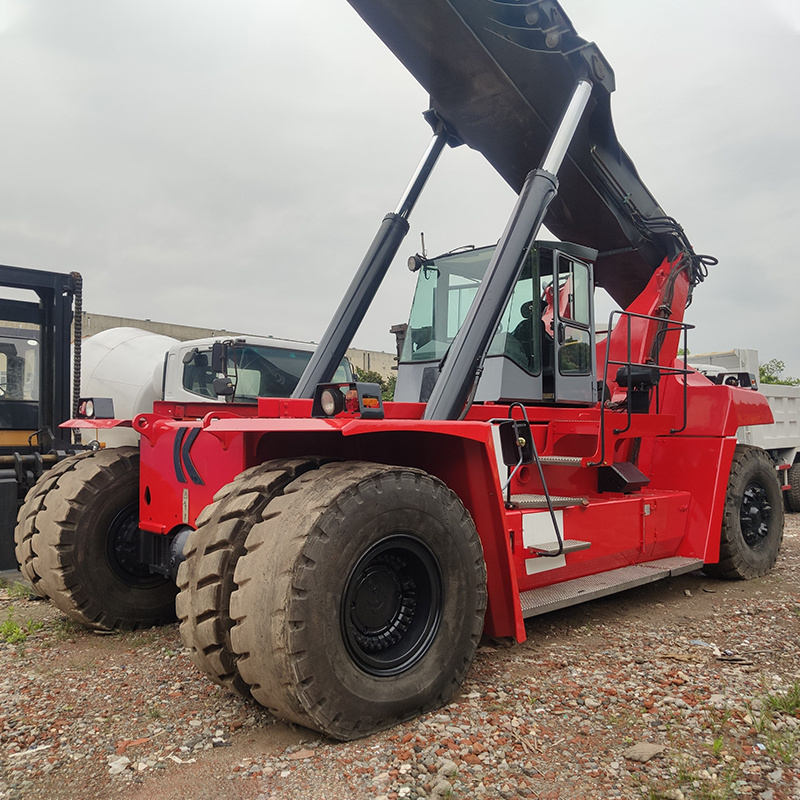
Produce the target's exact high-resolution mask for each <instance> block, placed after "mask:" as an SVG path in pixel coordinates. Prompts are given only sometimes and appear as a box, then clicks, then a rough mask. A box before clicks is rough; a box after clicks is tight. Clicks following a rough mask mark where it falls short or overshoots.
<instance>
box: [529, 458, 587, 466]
mask: <svg viewBox="0 0 800 800" xmlns="http://www.w3.org/2000/svg"><path fill="white" fill-rule="evenodd" d="M539 461H540V462H541V463H542V464H556V465H559V466H564V467H579V466H580V465H581V464H582V463H583V459H582V458H581V457H580V456H539Z"/></svg>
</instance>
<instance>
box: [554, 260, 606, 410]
mask: <svg viewBox="0 0 800 800" xmlns="http://www.w3.org/2000/svg"><path fill="white" fill-rule="evenodd" d="M553 256H554V258H553V264H554V270H553V272H554V275H553V281H552V284H551V286H550V287H549V291H550V297H545V304H546V306H547V310H546V312H545V313H547V314H549V313H550V308H552V322H551V323H550V328H551V330H552V332H553V346H554V358H553V379H554V395H555V396H554V400H555V402H556V403H587V404H593V403H596V402H597V378H596V375H597V371H596V368H595V346H594V345H595V337H594V304H593V296H594V281H593V276H592V268H591V265H589V264H586V263H584V262H583V261H579V260H577V259H575V258H573V257H572V256H569V255H567V254H565V253H561V252H555V253H554V254H553ZM547 291H548V290H547V289H546V290H545V292H547ZM547 324H548V321H545V325H546V327H547Z"/></svg>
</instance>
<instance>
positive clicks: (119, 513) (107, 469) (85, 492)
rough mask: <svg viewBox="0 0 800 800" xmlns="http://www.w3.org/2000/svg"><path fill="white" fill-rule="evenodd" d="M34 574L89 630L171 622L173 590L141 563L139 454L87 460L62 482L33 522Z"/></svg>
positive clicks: (118, 452) (130, 451)
mask: <svg viewBox="0 0 800 800" xmlns="http://www.w3.org/2000/svg"><path fill="white" fill-rule="evenodd" d="M36 523H37V528H38V529H37V531H36V533H35V534H34V535H33V539H32V548H33V551H34V553H35V557H34V558H33V562H32V566H33V569H34V571H35V572H36V574H38V575H39V576H40V581H39V586H40V588H41V590H42V591H43V592H44V594H45V595H46V596H48V597H49V598H50V599H51V600H52V602H53V603H54V604H55V605H56V606H58V608H60V609H61V610H62V611H63V612H64V613H65V614H66V615H67V616H68V617H70V618H71V619H74V620H75V621H76V622H80V623H82V624H83V625H87V626H89V627H91V628H97V629H100V630H109V629H112V628H124V629H134V628H146V627H150V626H152V625H158V624H161V623H164V622H170V621H172V620H173V619H174V618H175V591H176V590H175V585H174V584H173V583H172V581H170V580H168V579H166V578H163V577H161V576H159V575H153V574H151V573H150V571H149V569H148V567H147V565H146V564H143V563H142V562H141V560H140V558H139V451H138V449H137V448H135V447H116V448H113V449H110V450H103V451H100V452H98V453H92V454H90V455H88V456H87V457H85V458H83V459H81V460H79V461H77V462H76V463H75V464H74V467H73V468H72V469H71V470H69V471H67V472H65V473H64V474H62V475H61V476H60V477H59V478H58V481H57V486H54V487H53V488H52V489H51V490H50V491H49V492H48V494H47V503H46V507H43V508H42V510H41V511H40V512H39V514H38V515H37V517H36Z"/></svg>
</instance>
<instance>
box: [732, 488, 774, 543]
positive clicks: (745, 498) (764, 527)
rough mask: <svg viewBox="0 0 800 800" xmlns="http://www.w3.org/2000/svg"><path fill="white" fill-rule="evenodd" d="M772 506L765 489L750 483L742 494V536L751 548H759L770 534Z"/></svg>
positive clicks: (740, 516)
mask: <svg viewBox="0 0 800 800" xmlns="http://www.w3.org/2000/svg"><path fill="white" fill-rule="evenodd" d="M771 513H772V506H771V505H770V502H769V497H768V496H767V492H766V490H765V489H764V487H763V486H762V485H761V484H759V483H750V484H748V486H747V488H746V489H745V490H744V492H743V494H742V506H741V509H740V514H739V519H740V523H741V526H742V536H743V537H744V540H745V542H746V543H747V545H748V546H749V547H757V546H758V545H759V544H761V542H763V541H764V539H766V538H767V534H768V533H769V519H770V514H771Z"/></svg>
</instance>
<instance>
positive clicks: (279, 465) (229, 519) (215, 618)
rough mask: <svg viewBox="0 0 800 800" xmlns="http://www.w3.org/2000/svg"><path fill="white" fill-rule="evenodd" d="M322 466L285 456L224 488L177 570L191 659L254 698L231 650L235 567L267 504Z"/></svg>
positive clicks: (178, 601) (181, 615)
mask: <svg viewBox="0 0 800 800" xmlns="http://www.w3.org/2000/svg"><path fill="white" fill-rule="evenodd" d="M318 466H319V459H309V458H306V459H293V460H290V459H282V460H276V461H269V462H267V463H265V464H260V465H259V466H257V467H252V468H251V469H248V470H246V471H245V472H243V473H242V474H241V475H239V476H238V477H237V478H236V479H235V480H234V481H232V482H231V483H229V484H228V485H227V486H225V487H223V488H222V489H220V491H219V492H218V493H217V494H216V495H215V497H214V503H212V504H211V505H209V506H207V507H206V508H205V509H204V510H203V512H202V513H201V514H200V516H199V517H198V518H197V530H195V531H192V533H191V534H189V538H188V540H187V542H186V548H185V550H184V555H185V556H186V560H185V561H183V563H182V564H181V565H180V568H179V569H178V588H179V589H180V592H179V594H178V597H177V599H176V609H177V612H178V618H179V619H180V621H181V626H180V631H181V638H182V639H183V643H184V645H185V646H186V647H188V648H189V649H190V653H191V658H192V661H193V662H194V663H195V665H196V666H197V667H198V668H199V669H201V670H203V671H204V672H206V673H207V674H208V675H209V676H210V677H211V679H212V680H214V681H215V682H216V683H219V684H220V685H222V686H226V687H227V688H228V689H230V690H231V691H233V692H235V693H237V694H240V695H242V696H245V697H249V695H250V689H249V687H248V685H247V684H246V683H245V682H244V681H243V680H242V678H241V676H240V675H239V671H238V669H237V668H236V662H237V660H238V657H237V655H236V654H235V653H234V652H233V650H232V649H231V644H230V629H231V627H232V625H233V621H232V620H231V618H230V597H231V593H232V592H233V591H234V589H235V588H236V585H235V584H234V582H233V572H234V569H235V568H236V562H237V561H238V560H239V558H240V556H241V555H242V554H243V553H244V543H245V539H246V538H247V534H248V533H249V532H250V529H251V528H252V527H253V525H254V524H255V523H257V522H260V521H261V518H262V514H263V512H264V509H265V508H266V506H267V504H268V503H269V502H270V500H272V498H273V497H275V496H276V495H278V494H280V492H281V491H283V488H284V487H285V486H286V485H287V484H288V483H290V482H291V481H292V480H293V479H294V478H296V477H297V476H298V475H300V474H302V473H303V472H306V471H308V470H310V469H315V468H316V467H318Z"/></svg>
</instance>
